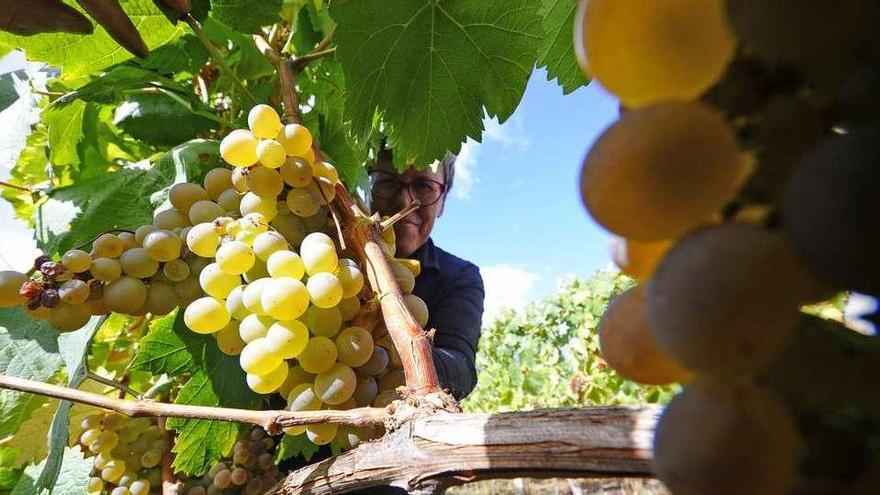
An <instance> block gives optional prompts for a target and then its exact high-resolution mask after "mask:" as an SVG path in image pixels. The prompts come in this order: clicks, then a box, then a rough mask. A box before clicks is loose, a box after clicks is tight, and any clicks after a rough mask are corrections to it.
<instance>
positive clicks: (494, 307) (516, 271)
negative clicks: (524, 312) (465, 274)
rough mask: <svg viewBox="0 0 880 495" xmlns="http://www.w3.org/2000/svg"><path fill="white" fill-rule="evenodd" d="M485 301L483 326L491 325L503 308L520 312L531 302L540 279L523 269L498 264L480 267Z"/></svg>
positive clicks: (535, 274)
mask: <svg viewBox="0 0 880 495" xmlns="http://www.w3.org/2000/svg"><path fill="white" fill-rule="evenodd" d="M480 274H481V275H482V276H483V286H484V287H485V290H486V300H485V302H484V310H483V325H484V326H485V325H488V324H491V323H492V322H493V321H494V320H495V318H496V317H497V316H498V315H499V313H501V311H502V310H503V309H505V308H508V309H513V310H520V309H523V308H525V306H526V305H527V304H528V303H529V302H531V300H532V298H533V295H534V294H533V292H534V289H535V284H537V282H538V280H539V279H540V277H539V276H538V274H537V273H535V272H532V271H529V270H527V269H525V268H521V267H517V266H513V265H508V264H498V265H489V266H482V267H480Z"/></svg>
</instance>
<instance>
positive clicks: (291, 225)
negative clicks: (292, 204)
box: [271, 214, 306, 248]
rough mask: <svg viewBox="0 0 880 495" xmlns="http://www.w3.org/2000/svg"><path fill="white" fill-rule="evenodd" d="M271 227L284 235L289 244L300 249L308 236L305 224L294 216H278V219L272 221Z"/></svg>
mask: <svg viewBox="0 0 880 495" xmlns="http://www.w3.org/2000/svg"><path fill="white" fill-rule="evenodd" d="M271 225H272V227H273V228H274V229H275V230H277V231H278V232H279V233H280V234H281V235H283V236H284V238H285V239H287V242H288V243H289V244H290V245H291V246H293V247H295V248H299V247H300V245H301V244H302V241H303V239H304V238H305V236H306V228H305V226H303V223H302V221H301V220H300V219H299V217H298V216H296V215H293V214H290V215H278V216H277V217H275V218H274V219H272V223H271Z"/></svg>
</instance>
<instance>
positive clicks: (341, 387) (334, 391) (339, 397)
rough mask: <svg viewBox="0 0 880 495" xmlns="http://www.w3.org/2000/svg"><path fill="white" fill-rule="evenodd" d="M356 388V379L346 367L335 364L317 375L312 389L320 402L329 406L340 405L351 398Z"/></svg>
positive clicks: (352, 372)
mask: <svg viewBox="0 0 880 495" xmlns="http://www.w3.org/2000/svg"><path fill="white" fill-rule="evenodd" d="M356 386H357V377H356V376H355V374H354V371H353V370H352V369H351V368H349V367H348V366H346V365H344V364H341V363H336V364H334V365H332V366H331V367H330V368H329V369H327V370H326V371H323V372H321V373H318V376H316V377H315V384H314V386H313V387H312V389H313V390H314V391H315V394H317V396H318V398H319V399H321V402H323V403H325V404H330V405H337V404H342V403H343V402H345V401H347V400H348V399H350V398H351V395H352V394H353V393H354V389H355V387H356Z"/></svg>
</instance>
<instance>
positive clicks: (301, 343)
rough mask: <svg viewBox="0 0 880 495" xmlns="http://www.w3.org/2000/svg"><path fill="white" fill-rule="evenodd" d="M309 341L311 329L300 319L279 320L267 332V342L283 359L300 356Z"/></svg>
mask: <svg viewBox="0 0 880 495" xmlns="http://www.w3.org/2000/svg"><path fill="white" fill-rule="evenodd" d="M308 342H309V329H308V328H306V326H305V325H304V324H303V323H302V322H300V321H298V320H289V321H279V322H277V323H275V324H273V325H272V326H271V327H269V331H268V332H267V333H266V343H267V344H268V345H269V347H271V348H272V352H274V353H275V354H277V355H279V356H281V357H282V358H283V359H292V358H295V357H296V356H298V355H299V354H300V353H301V352H302V351H303V349H305V348H306V344H308Z"/></svg>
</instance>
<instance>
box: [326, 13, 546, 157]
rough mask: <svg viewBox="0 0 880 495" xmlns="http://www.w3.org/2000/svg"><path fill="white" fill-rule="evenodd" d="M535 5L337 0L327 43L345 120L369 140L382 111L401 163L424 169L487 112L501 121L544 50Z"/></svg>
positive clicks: (478, 125) (474, 131) (477, 127)
mask: <svg viewBox="0 0 880 495" xmlns="http://www.w3.org/2000/svg"><path fill="white" fill-rule="evenodd" d="M540 9H541V0H509V1H506V2H498V1H492V0H482V1H474V0H450V1H443V2H437V1H426V0H388V1H383V2H367V1H358V0H336V1H334V2H333V3H332V5H331V7H330V13H331V15H332V16H333V19H335V20H336V22H337V23H338V25H337V27H336V31H335V32H334V34H333V39H334V41H335V42H336V44H337V47H338V52H337V56H338V58H339V60H340V62H342V66H343V69H344V70H345V80H346V87H347V95H346V102H345V111H346V115H347V116H348V117H349V118H350V119H351V120H352V122H353V124H354V130H355V131H356V132H358V133H361V135H365V134H366V133H367V132H368V131H369V129H371V127H372V120H373V115H374V113H375V112H376V111H381V112H384V113H383V116H384V120H385V122H386V124H387V126H388V135H389V138H390V143H391V145H392V147H393V148H394V150H395V161H396V162H397V163H398V165H401V164H404V163H415V164H419V165H423V164H426V163H428V162H429V161H431V160H434V159H437V158H440V157H441V156H443V154H444V153H445V152H446V151H447V150H450V151H453V152H457V151H458V150H459V148H460V147H461V143H462V141H463V140H464V139H465V137H467V136H470V137H473V138H475V139H479V138H480V136H481V134H482V131H483V127H482V120H483V110H484V107H485V110H486V111H487V112H488V114H489V116H497V117H498V119H499V120H500V121H501V122H503V121H505V120H506V119H507V118H508V117H510V115H511V114H512V113H513V111H514V110H515V109H516V106H517V104H518V103H519V101H520V99H521V98H522V95H523V91H524V90H525V86H526V81H527V80H528V77H529V74H531V72H532V67H533V66H534V64H535V61H536V60H537V57H538V54H539V51H540V49H541V47H542V44H543V27H542V19H541V15H540Z"/></svg>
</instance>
